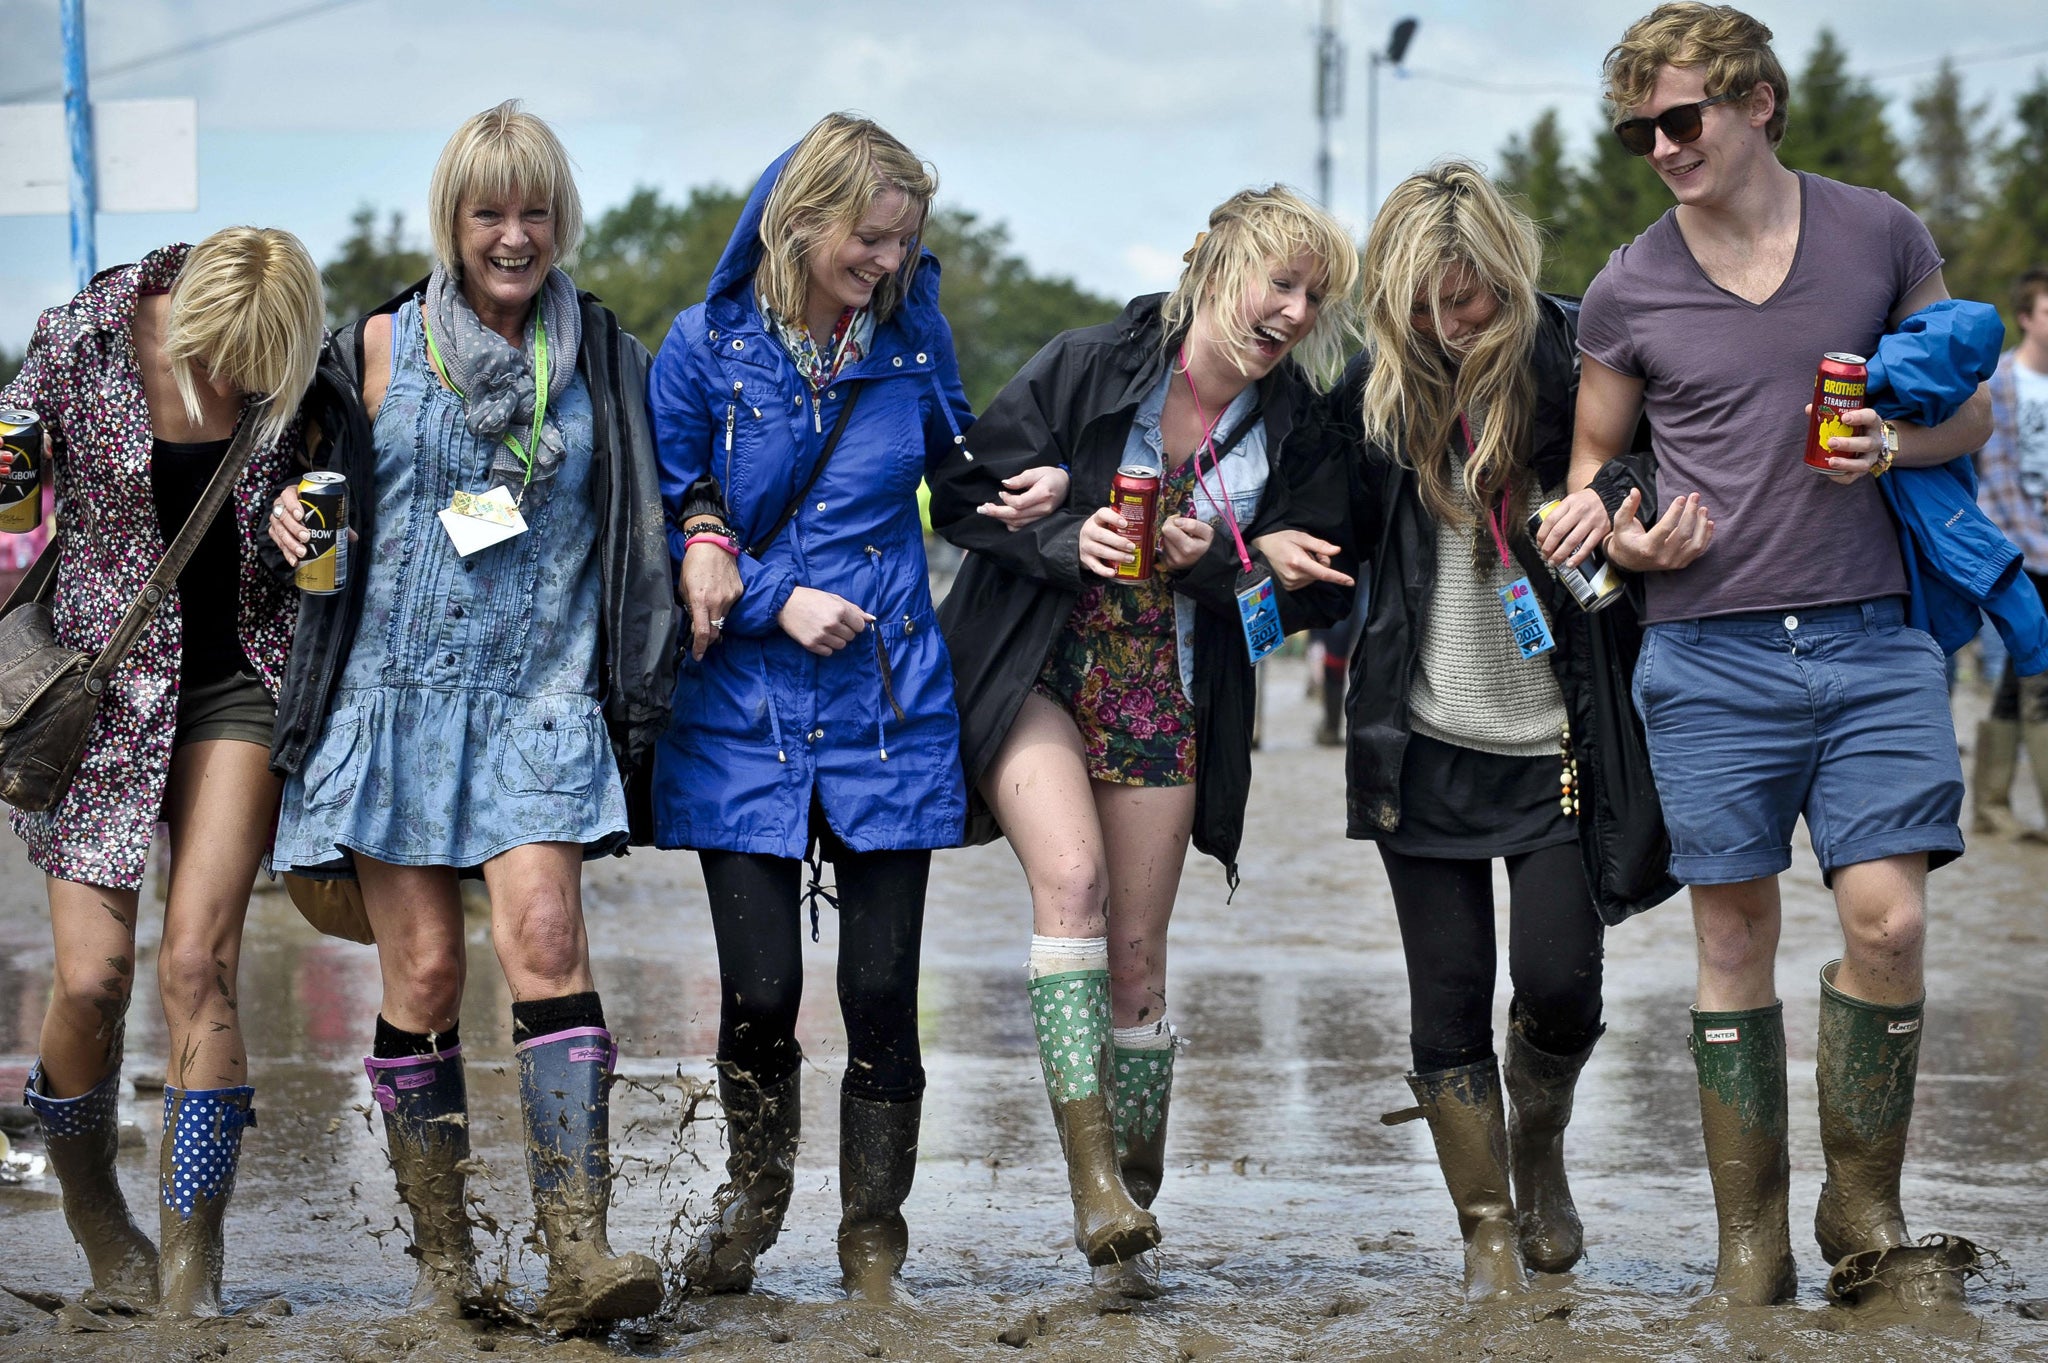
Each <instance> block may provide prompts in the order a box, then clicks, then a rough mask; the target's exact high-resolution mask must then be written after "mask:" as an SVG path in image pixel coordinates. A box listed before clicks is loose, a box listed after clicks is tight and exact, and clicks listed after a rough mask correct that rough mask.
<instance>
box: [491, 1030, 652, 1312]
mask: <svg viewBox="0 0 2048 1363" xmlns="http://www.w3.org/2000/svg"><path fill="white" fill-rule="evenodd" d="M517 1049H518V1052H519V1102H520V1106H521V1107H522V1108H523V1109H524V1110H525V1113H526V1173H527V1177H528V1179H529V1180H530V1181H531V1182H532V1184H533V1209H534V1212H535V1214H536V1217H537V1218H538V1220H539V1222H540V1232H541V1237H542V1239H543V1241H544V1242H545V1243H546V1245H547V1251H548V1288H547V1291H546V1292H545V1293H543V1294H542V1295H541V1299H540V1303H539V1305H538V1306H537V1307H536V1308H535V1309H536V1313H537V1314H538V1315H539V1316H540V1318H541V1321H542V1323H543V1324H545V1325H546V1326H547V1328H548V1329H550V1330H553V1331H555V1332H556V1333H558V1334H566V1333H568V1332H570V1331H573V1330H580V1329H584V1328H588V1327H592V1326H598V1327H602V1326H604V1325H606V1324H608V1323H609V1322H611V1321H615V1320H627V1319H631V1318H632V1317H635V1316H644V1315H648V1314H650V1313H651V1312H653V1311H654V1310H655V1308H657V1307H659V1306H660V1305H661V1270H660V1269H659V1268H657V1267H656V1266H655V1263H654V1260H652V1259H650V1258H648V1257H647V1256H646V1255H644V1254H616V1255H615V1254H613V1253H612V1247H611V1242H610V1241H609V1240H608V1239H607V1238H606V1234H605V1217H606V1215H607V1213H608V1212H609V1211H610V1209H611V1194H612V1169H611V1095H610V1087H611V1085H610V1081H611V1071H612V1061H613V1058H614V1055H615V1052H614V1051H613V1049H612V1036H611V1033H610V1032H608V1031H606V1030H605V1029H604V1028H602V1027H574V1028H570V1029H569V1030H567V1031H562V1032H551V1033H549V1034H548V1035H546V1036H537V1037H534V1038H532V1039H530V1040H527V1041H522V1042H520V1043H519V1045H518V1048H517Z"/></svg>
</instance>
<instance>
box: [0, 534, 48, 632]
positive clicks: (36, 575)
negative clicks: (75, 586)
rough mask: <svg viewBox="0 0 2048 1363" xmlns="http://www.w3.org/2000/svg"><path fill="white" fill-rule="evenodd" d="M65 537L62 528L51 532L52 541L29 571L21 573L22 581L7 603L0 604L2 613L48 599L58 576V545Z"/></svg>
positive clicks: (8, 596) (16, 585) (30, 566)
mask: <svg viewBox="0 0 2048 1363" xmlns="http://www.w3.org/2000/svg"><path fill="white" fill-rule="evenodd" d="M63 537H64V532H63V531H61V530H54V531H52V532H51V533H50V542H49V543H48V544H45V545H44V546H43V552H41V553H40V554H37V555H36V561H35V562H34V563H31V564H30V565H29V569H28V571H27V572H25V573H23V574H22V575H21V581H20V582H18V583H16V584H15V586H14V590H13V591H12V592H9V593H8V595H7V604H6V605H4V606H0V615H6V614H7V613H8V612H9V611H11V610H13V609H14V608H15V607H16V606H27V605H31V604H33V603H34V602H37V601H43V600H46V599H48V597H49V595H50V583H51V582H52V581H53V580H55V578H56V576H57V546H58V543H59V542H60V541H61V540H62V539H63Z"/></svg>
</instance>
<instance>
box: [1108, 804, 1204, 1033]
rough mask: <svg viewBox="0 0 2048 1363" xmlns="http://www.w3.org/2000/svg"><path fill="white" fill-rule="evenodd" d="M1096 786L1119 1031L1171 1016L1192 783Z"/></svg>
mask: <svg viewBox="0 0 2048 1363" xmlns="http://www.w3.org/2000/svg"><path fill="white" fill-rule="evenodd" d="M1094 785H1095V806H1096V808H1097V809H1098V810H1099V811H1101V818H1102V832H1103V841H1104V845H1105V847H1106V849H1107V852H1108V860H1109V915H1108V917H1109V981H1110V1007H1111V1009H1112V1011H1113V1012H1114V1015H1115V1017H1116V1025H1117V1026H1119V1027H1136V1026H1139V1025H1141V1024H1143V1023H1147V1022H1151V1021H1153V1020H1155V1019H1157V1018H1158V1017H1159V1016H1160V1015H1161V1014H1163V1013H1164V1012H1165V1011H1166V925H1167V922H1168V920H1169V919H1171V918H1172V917H1173V901H1174V897H1175V896H1176V895H1178V894H1179V893H1180V875H1181V868H1182V867H1183V866H1184V865H1186V863H1187V857H1188V838H1189V836H1190V834H1191V833H1192V832H1193V831H1194V826H1195V788H1194V787H1193V786H1165V787H1151V788H1147V787H1143V786H1117V785H1111V784H1109V783H1108V782H1105V781H1097V782H1095V783H1094Z"/></svg>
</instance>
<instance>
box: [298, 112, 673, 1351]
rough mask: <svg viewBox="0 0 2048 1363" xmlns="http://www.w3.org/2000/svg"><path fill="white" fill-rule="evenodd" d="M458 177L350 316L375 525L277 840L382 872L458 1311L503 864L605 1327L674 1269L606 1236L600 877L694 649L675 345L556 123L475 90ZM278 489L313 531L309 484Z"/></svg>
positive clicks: (325, 656) (353, 868) (387, 1020)
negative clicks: (674, 515) (471, 910)
mask: <svg viewBox="0 0 2048 1363" xmlns="http://www.w3.org/2000/svg"><path fill="white" fill-rule="evenodd" d="M427 192H428V204H429V212H430V214H431V217H432V224H431V225H432V231H433V238H434V256H435V263H434V271H433V274H432V275H431V276H430V277H429V278H428V280H427V281H426V283H425V285H424V286H423V287H421V288H419V289H416V290H408V291H407V292H406V293H405V294H403V295H401V296H400V297H398V298H395V299H393V300H391V302H389V303H387V304H386V305H384V306H383V307H381V308H379V309H378V310H377V311H376V312H374V313H372V314H371V315H370V316H368V317H366V318H364V319H363V320H362V321H361V322H359V323H356V324H354V325H352V326H350V327H348V328H345V329H344V330H343V331H342V332H341V333H340V334H339V335H337V336H336V337H335V338H334V340H333V341H332V342H331V344H330V346H329V351H328V361H329V364H330V365H331V366H332V367H334V368H335V369H336V370H337V372H338V374H339V376H340V380H341V385H342V387H343V388H344V389H345V390H346V391H347V392H350V393H357V394H360V397H361V410H360V411H357V412H352V413H351V418H352V419H351V421H350V422H349V423H348V424H347V425H346V426H345V427H344V428H343V429H342V430H340V431H337V432H335V433H333V434H334V436H335V444H334V449H333V452H332V453H331V455H330V459H329V465H328V466H329V467H330V468H333V469H335V470H337V471H339V472H341V473H344V474H345V475H346V476H347V479H348V492H349V498H350V506H351V508H352V520H353V523H354V524H353V528H354V529H355V530H356V531H357V532H358V533H359V536H360V538H359V540H358V542H357V547H356V549H355V550H354V551H353V553H352V556H351V558H352V563H353V565H354V571H353V572H352V573H351V575H350V581H349V583H348V586H347V588H346V590H344V591H343V592H341V593H339V594H337V595H334V596H328V597H321V598H309V604H308V608H307V612H306V615H305V617H304V622H303V623H302V625H301V628H300V631H299V639H298V643H297V645H296V647H295V649H294V651H293V654H292V662H291V674H290V677H289V679H288V682H287V685H286V689H285V695H284V699H283V701H282V704H281V707H280V716H281V718H280V721H279V735H278V742H277V748H276V752H275V755H274V760H275V766H276V768H277V769H278V770H280V771H282V772H286V773H288V776H287V779H286V783H285V793H284V809H283V815H282V818H281V820H280V822H279V826H278V832H277V846H276V851H275V854H274V865H275V867H276V868H277V869H278V870H280V871H286V870H294V871H297V872H298V873H300V874H302V875H311V876H315V877H334V876H338V875H348V874H353V875H354V876H355V877H356V879H358V880H359V881H360V882H361V885H362V896H363V905H364V908H365V909H366V911H367V912H368V915H369V920H370V924H371V927H372V928H373V929H374V931H375V934H376V940H377V961H378V966H379V969H380V970H381V972H382V975H383V1000H382V1005H381V1008H380V1010H379V1013H378V1017H377V1028H376V1038H375V1042H374V1046H373V1049H372V1053H371V1055H370V1056H369V1058H368V1059H367V1060H366V1061H365V1062H364V1063H365V1065H366V1067H367V1068H368V1071H369V1075H370V1082H371V1086H372V1091H373V1093H374V1094H375V1096H376V1099H377V1102H378V1104H379V1106H381V1107H382V1108H383V1109H384V1131H385V1137H386V1139H387V1140H388V1141H389V1143H390V1150H391V1163H392V1167H393V1169H394V1171H395V1172H396V1175H397V1181H398V1191H399V1194H400V1196H402V1197H403V1198H404V1200H405V1203H406V1206H407V1208H408V1209H409V1210H410V1212H411V1214H412V1220H413V1239H414V1245H415V1249H416V1251H417V1257H418V1259H419V1278H418V1283H417V1286H416V1289H415V1292H414V1303H415V1305H416V1306H419V1307H421V1308H424V1309H432V1310H438V1311H443V1312H454V1311H457V1310H460V1309H462V1308H465V1307H468V1306H472V1305H474V1304H475V1302H476V1300H477V1298H478V1284H477V1278H476V1268H475V1251H474V1247H473V1245H472V1244H471V1241H470V1235H469V1221H468V1214H467V1211H466V1208H465V1205H464V1195H465V1182H466V1174H467V1172H468V1168H469V1165H468V1160H469V1152H470V1138H469V1127H468V1122H467V1113H468V1089H467V1084H466V1082H465V1078H464V1074H463V1064H462V1046H461V1040H460V1034H459V1030H458V1026H457V1024H458V1021H459V1014H460V1008H461V1001H462V989H463V974H464V969H465V943H464V931H463V923H462V903H461V899H460V896H459V895H458V892H457V881H458V877H459V876H461V875H465V874H467V875H477V874H481V876H482V877H483V880H484V883H485V884H486V885H487V886H488V887H489V890H490V903H491V937H492V942H493V945H494V946H495V947H496V949H497V954H498V960H499V963H500V965H501V966H502V967H503V968H504V971H505V977H506V981H507V983H508V984H509V985H510V986H511V992H512V1039H513V1045H514V1048H515V1049H516V1051H517V1053H518V1061H519V1095H520V1106H521V1109H522V1111H523V1113H524V1116H525V1120H526V1129H527V1139H526V1149H527V1174H528V1177H529V1180H530V1182H531V1184H532V1188H533V1201H534V1210H535V1212H536V1213H537V1216H538V1220H539V1224H540V1234H541V1239H542V1242H543V1244H544V1245H545V1247H546V1251H547V1260H548V1286H547V1290H546V1292H545V1293H544V1294H543V1295H542V1296H541V1298H540V1302H539V1305H538V1308H537V1314H538V1315H539V1316H540V1318H541V1319H542V1321H543V1322H544V1323H545V1324H547V1325H548V1326H549V1327H550V1328H552V1329H560V1330H566V1329H574V1328H581V1327H583V1326H587V1325H592V1324H602V1323H604V1322H607V1321H611V1320H617V1319H622V1318H626V1317H631V1316H639V1315H645V1314H646V1313H648V1312H650V1311H652V1310H653V1309H654V1308H655V1307H656V1306H658V1305H659V1304H660V1301H661V1293H662V1284H661V1274H660V1271H659V1269H658V1268H657V1267H656V1266H655V1264H654V1261H653V1260H651V1259H649V1258H648V1257H647V1256H646V1255H643V1254H630V1253H629V1254H618V1255H615V1254H613V1253H612V1250H611V1247H610V1243H609V1240H608V1238H607V1235H606V1225H605V1221H606V1212H607V1209H608V1207H609V1205H610V1199H611V1163H610V1107H609V1103H610V1100H609V1096H608V1095H609V1091H610V1083H611V1075H612V1072H613V1070H614V1068H615V1064H616V1060H617V1048H616V1046H615V1045H614V1043H613V1041H612V1037H611V1033H610V1032H609V1031H607V1030H606V1027H605V1017H604V1007H603V1004H602V1002H601V1000H600V999H599V997H598V992H597V986H596V983H595V981H594V979H593V977H592V975H591V969H590V948H589V942H588V939H587V937H586V935H585V931H584V923H583V903H582V868H583V862H584V861H585V860H586V859H587V858H591V857H596V856H603V855H606V854H608V853H612V852H615V851H617V850H619V849H620V848H621V847H623V846H624V845H625V842H626V839H627V831H628V830H627V814H626V801H625V795H624V791H623V788H622V785H621V773H622V772H631V771H632V770H633V769H634V767H635V766H636V764H637V763H639V762H641V761H644V760H645V758H646V755H647V752H648V749H649V748H650V747H651V745H652V742H653V739H654V736H655V734H656V733H657V732H659V730H660V728H661V726H662V724H663V723H664V722H665V720H666V715H667V701H668V689H669V682H670V678H671V677H672V676H673V672H672V667H673V663H672V656H673V652H674V641H675V605H674V601H675V597H674V590H675V589H674V579H673V578H672V577H671V576H670V568H669V563H668V559H667V555H666V554H665V553H664V552H663V547H662V543H661V536H660V533H659V526H660V524H661V514H662V513H661V503H660V498H659V491H658V481H657V474H656V469H655V461H654V444H653V439H652V433H651V431H650V429H649V426H648V422H647V407H646V373H647V364H648V358H647V352H646V350H645V348H644V347H642V346H641V344H640V343H639V342H638V341H637V340H635V339H634V338H633V337H632V336H631V335H629V334H627V333H626V332H624V331H623V330H621V329H620V327H619V324H618V320H617V319H616V318H615V317H613V316H612V314H611V313H610V312H609V311H607V310H606V309H605V308H604V307H603V306H602V305H600V304H599V303H598V302H597V300H596V299H594V298H592V297H591V296H590V295H588V294H580V295H579V293H578V292H577V290H576V286H575V285H574V284H573V283H572V282H571V281H570V278H569V276H568V275H567V274H565V273H564V272H563V271H562V269H561V268H560V262H562V261H563V260H566V259H568V258H569V257H570V256H572V255H573V254H574V252H575V250H576V245H577V241H578V239H579V238H580V236H581V234H582V230H583V215H582V207H581V202H580V200H579V198H578V196H577V192H576V184H575V181H574V179H573V177H572V173H571V171H570V167H569V158H568V155H567V153H566V152H565V151H564V150H563V148H562V144H561V143H560V141H559V140H557V138H556V137H555V134H554V132H553V131H552V130H551V129H550V128H549V127H548V126H547V124H545V123H543V122H542V121H541V120H540V119H538V118H535V117H534V116H533V115H531V114H528V113H525V112H523V111H521V110H520V108H519V107H518V105H517V103H516V102H514V101H509V100H508V101H507V102H505V103H504V104H501V105H499V106H497V107H496V108H493V109H488V110H485V111H484V112H483V113H480V114H477V115H476V116H475V117H473V118H470V119H468V120H467V121H465V122H464V123H463V124H462V126H461V127H459V128H458V129H456V131H455V135H454V136H453V137H451V138H450V139H449V140H448V144H447V146H446V147H444V148H443V149H442V152H441V156H440V160H439V161H438V162H437V163H436V165H435V167H434V175H433V180H432V182H431V183H430V184H429V186H428V191H427ZM274 519H275V523H276V524H275V528H274V530H273V532H272V533H273V538H274V539H275V540H276V542H277V544H278V547H279V548H280V549H281V550H283V551H284V553H285V556H286V558H287V559H288V560H289V561H291V562H297V560H298V559H299V557H300V556H301V555H302V554H303V553H304V550H305V546H306V542H307V540H306V529H305V526H304V521H303V517H302V515H301V512H300V506H299V501H298V496H297V493H296V491H295V490H294V489H292V488H285V489H283V490H282V491H281V493H280V494H279V497H278V502H277V509H276V514H275V517H274Z"/></svg>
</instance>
